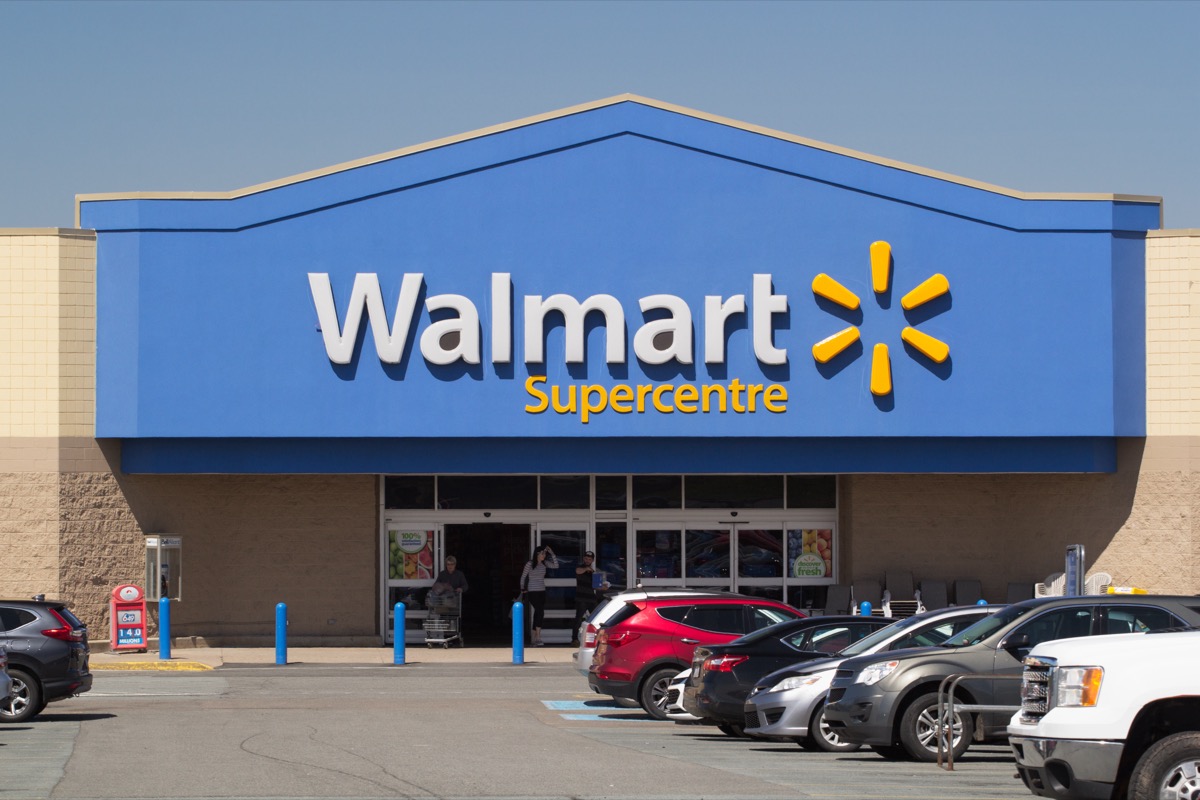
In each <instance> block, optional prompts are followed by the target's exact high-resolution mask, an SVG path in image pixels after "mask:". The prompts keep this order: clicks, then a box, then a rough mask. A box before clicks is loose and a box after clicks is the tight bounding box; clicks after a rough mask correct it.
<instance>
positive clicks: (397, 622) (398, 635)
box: [392, 603, 404, 664]
mask: <svg viewBox="0 0 1200 800" xmlns="http://www.w3.org/2000/svg"><path fill="white" fill-rule="evenodd" d="M392 642H393V646H394V650H393V652H392V663H393V664H403V663H404V603H396V605H395V606H394V607H393V608H392Z"/></svg>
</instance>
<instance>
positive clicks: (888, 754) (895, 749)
mask: <svg viewBox="0 0 1200 800" xmlns="http://www.w3.org/2000/svg"><path fill="white" fill-rule="evenodd" d="M871 750H872V752H874V753H875V755H877V756H882V757H883V758H886V759H887V760H888V761H908V751H907V750H905V749H904V748H903V747H901V746H900V745H898V744H888V745H882V744H873V745H871Z"/></svg>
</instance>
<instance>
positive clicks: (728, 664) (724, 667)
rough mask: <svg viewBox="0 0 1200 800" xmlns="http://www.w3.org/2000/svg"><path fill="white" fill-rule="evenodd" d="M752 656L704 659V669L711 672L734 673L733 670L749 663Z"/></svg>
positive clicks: (710, 657)
mask: <svg viewBox="0 0 1200 800" xmlns="http://www.w3.org/2000/svg"><path fill="white" fill-rule="evenodd" d="M749 660H750V656H709V657H708V658H706V659H704V667H703V668H704V669H706V670H708V671H710V672H733V668H734V667H736V666H737V665H738V664H741V663H742V662H743V661H749Z"/></svg>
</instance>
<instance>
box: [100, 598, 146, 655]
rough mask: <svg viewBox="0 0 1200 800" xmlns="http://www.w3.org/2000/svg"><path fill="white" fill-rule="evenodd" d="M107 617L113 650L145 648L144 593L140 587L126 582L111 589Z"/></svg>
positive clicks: (143, 649) (142, 649)
mask: <svg viewBox="0 0 1200 800" xmlns="http://www.w3.org/2000/svg"><path fill="white" fill-rule="evenodd" d="M108 619H109V632H110V634H111V635H110V639H109V644H110V645H111V646H112V649H113V650H141V651H143V652H144V651H145V650H146V595H145V593H144V592H143V591H142V587H140V586H134V585H133V584H131V583H127V584H125V585H123V586H118V587H117V588H115V589H113V590H112V597H111V599H110V600H109V604H108Z"/></svg>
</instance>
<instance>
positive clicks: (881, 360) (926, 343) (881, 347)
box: [812, 242, 950, 397]
mask: <svg viewBox="0 0 1200 800" xmlns="http://www.w3.org/2000/svg"><path fill="white" fill-rule="evenodd" d="M891 273H892V246H891V245H890V244H888V243H887V242H875V243H873V244H872V245H871V288H872V289H873V290H874V291H875V295H876V297H877V299H878V298H879V297H880V296H882V295H884V294H886V293H887V291H888V289H889V287H890V285H891ZM812 290H813V294H815V295H817V296H818V297H823V298H825V299H826V300H829V301H830V302H832V303H836V304H837V305H839V306H842V307H843V308H846V309H849V310H851V311H855V310H857V309H858V308H859V306H860V305H861V301H860V300H859V299H858V295H856V294H854V292H852V291H850V290H849V289H847V288H846V287H845V286H843V285H842V284H840V283H838V282H837V281H836V280H834V279H833V278H831V277H829V276H828V275H826V274H825V273H821V274H820V275H818V276H817V277H815V278H813V283H812ZM949 291H950V281H949V280H947V279H946V276H945V275H942V274H941V273H940V272H939V273H936V274H934V275H932V276H930V277H929V278H927V279H926V280H925V281H923V282H922V283H921V284H920V285H919V286H917V287H916V288H914V289H913V290H912V291H910V292H909V293H908V294H906V295H904V297H903V298H901V300H900V307H901V308H903V309H904V310H905V311H911V310H913V309H914V308H918V307H920V306H922V305H924V304H926V303H928V302H929V301H931V300H934V299H936V298H938V297H941V296H942V295H944V294H946V293H948V292H949ZM900 338H901V340H903V341H904V342H905V343H907V344H909V345H910V346H912V348H913V349H914V350H916V351H917V352H919V353H921V354H922V355H924V356H925V357H926V358H928V359H929V360H931V361H933V362H935V363H937V364H941V363H943V362H944V361H945V360H946V359H947V358H949V357H950V345H948V344H946V343H945V342H943V341H940V340H938V339H935V338H934V337H932V336H930V335H929V334H927V333H922V332H921V331H919V330H917V329H916V328H914V327H912V326H911V325H906V326H905V327H904V329H903V330H901V331H900ZM858 340H859V331H858V327H857V326H855V325H851V326H850V327H848V328H843V329H842V330H840V331H838V332H837V333H835V334H833V335H832V336H829V337H828V338H825V339H822V340H821V341H819V342H817V343H816V344H814V345H813V348H812V353H813V358H815V359H816V360H817V361H818V362H820V363H822V364H825V363H828V362H830V361H832V360H833V359H834V358H836V357H837V356H838V355H839V354H841V353H843V352H844V351H845V350H846V348H848V347H849V346H850V345H852V344H854V343H855V342H857V341H858ZM891 393H892V361H891V356H890V355H889V354H888V346H887V345H886V344H884V343H882V342H879V343H876V344H875V346H874V348H873V350H872V357H871V394H873V395H876V396H877V397H882V396H885V395H889V394H891Z"/></svg>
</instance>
